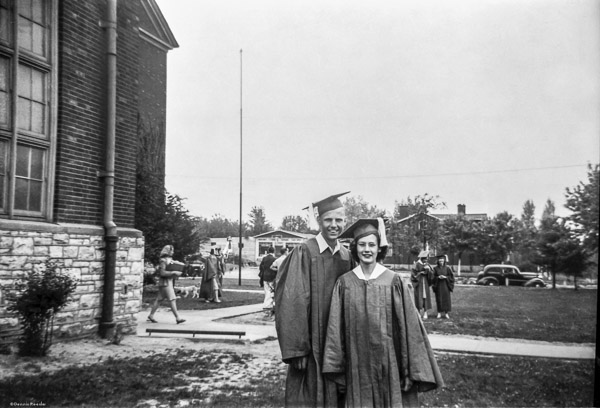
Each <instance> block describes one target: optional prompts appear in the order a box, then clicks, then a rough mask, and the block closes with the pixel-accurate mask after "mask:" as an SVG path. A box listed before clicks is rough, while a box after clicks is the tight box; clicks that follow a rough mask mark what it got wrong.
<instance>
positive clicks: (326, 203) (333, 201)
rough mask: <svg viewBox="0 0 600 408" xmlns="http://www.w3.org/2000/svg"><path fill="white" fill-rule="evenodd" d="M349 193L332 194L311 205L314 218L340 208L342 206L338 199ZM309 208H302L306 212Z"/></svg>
mask: <svg viewBox="0 0 600 408" xmlns="http://www.w3.org/2000/svg"><path fill="white" fill-rule="evenodd" d="M349 192H350V191H346V192H345V193H340V194H334V195H332V196H329V197H327V198H324V199H322V200H321V201H317V202H316V203H312V204H311V207H312V208H313V212H314V214H315V216H318V215H321V214H325V213H326V212H328V211H331V210H336V209H338V208H342V207H343V206H344V204H342V202H341V201H340V197H341V196H343V195H345V194H348V193H349ZM308 209H309V207H304V208H303V210H308Z"/></svg>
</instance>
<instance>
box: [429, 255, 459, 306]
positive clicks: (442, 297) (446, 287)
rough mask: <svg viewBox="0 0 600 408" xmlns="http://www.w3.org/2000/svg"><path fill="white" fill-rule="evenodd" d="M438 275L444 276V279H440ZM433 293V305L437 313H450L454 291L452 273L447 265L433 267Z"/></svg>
mask: <svg viewBox="0 0 600 408" xmlns="http://www.w3.org/2000/svg"><path fill="white" fill-rule="evenodd" d="M440 275H444V276H445V277H446V278H445V279H443V278H442V279H440ZM432 287H433V291H434V293H435V303H436V305H437V311H438V313H446V312H451V311H452V295H451V294H450V293H451V292H452V291H453V290H454V272H452V268H450V267H449V266H447V265H444V266H439V265H436V266H434V267H433V283H432Z"/></svg>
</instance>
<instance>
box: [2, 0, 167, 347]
mask: <svg viewBox="0 0 600 408" xmlns="http://www.w3.org/2000/svg"><path fill="white" fill-rule="evenodd" d="M176 47H178V44H177V42H176V40H175V37H174V36H173V34H172V32H171V30H170V29H169V26H168V24H167V23H166V21H165V19H164V17H163V15H162V14H161V12H160V10H159V8H158V6H157V4H156V3H155V1H154V0H128V1H120V2H117V1H116V0H86V1H80V0H60V1H59V0H34V1H21V0H2V1H0V291H1V292H0V298H2V299H5V298H6V296H2V295H3V294H6V293H7V292H9V291H10V290H11V288H13V285H14V283H15V281H16V280H18V279H20V278H22V277H24V276H26V274H27V273H28V272H29V271H31V270H32V269H34V268H36V267H38V266H40V265H42V264H44V262H45V261H46V260H48V259H52V260H54V261H57V262H58V263H59V265H60V267H61V269H62V270H64V271H67V272H68V273H70V274H71V275H72V276H74V277H75V278H76V279H77V280H78V288H77V292H76V294H75V296H74V299H73V302H71V303H70V304H69V305H68V307H67V308H66V309H65V310H64V311H63V312H61V313H60V314H59V315H58V316H56V319H55V328H54V333H55V337H57V338H59V339H60V338H61V337H66V338H80V337H86V336H91V335H94V334H96V333H98V332H100V334H101V335H104V336H106V335H108V334H109V333H110V332H111V331H112V330H113V329H114V328H115V327H116V325H119V326H121V328H122V330H123V332H125V333H127V332H134V331H135V329H136V314H137V313H138V312H139V310H140V307H141V296H142V270H143V263H144V262H143V261H144V237H143V236H142V233H141V232H140V231H139V230H136V229H135V228H134V219H135V187H136V163H137V159H138V155H139V153H138V152H139V151H142V152H143V150H142V149H141V146H140V144H139V137H138V133H139V129H140V128H153V129H155V131H154V132H153V133H152V134H153V135H154V138H155V140H153V141H152V144H153V145H154V146H157V147H156V148H155V153H156V157H158V159H157V160H158V166H159V167H160V166H162V169H163V174H164V139H165V133H164V129H165V127H164V124H165V118H166V58H167V53H168V51H169V50H172V49H173V48H176ZM142 154H144V153H142ZM6 307H7V304H6V302H5V301H2V302H1V303H0V341H2V342H5V343H7V342H13V341H14V337H15V335H16V333H17V332H18V330H19V324H18V321H17V319H16V318H15V316H13V315H11V314H9V313H8V312H7V310H6Z"/></svg>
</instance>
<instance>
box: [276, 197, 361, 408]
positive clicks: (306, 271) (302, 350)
mask: <svg viewBox="0 0 600 408" xmlns="http://www.w3.org/2000/svg"><path fill="white" fill-rule="evenodd" d="M343 194H347V193H342V194H337V195H334V196H331V197H328V198H326V199H324V200H321V201H319V202H317V203H314V204H313V210H314V212H315V217H316V220H317V222H318V224H319V229H320V232H319V234H318V235H317V236H316V237H315V238H311V239H309V240H307V241H306V242H305V243H303V244H302V245H300V246H298V247H296V248H295V249H294V250H293V251H292V252H291V253H290V255H288V257H287V258H286V259H285V261H284V262H283V263H282V265H281V266H280V267H279V271H278V273H277V279H276V283H275V327H276V329H277V338H278V340H279V347H280V349H281V356H282V359H283V361H284V362H285V363H286V364H288V373H287V380H286V389H285V403H286V406H302V407H325V406H334V407H335V406H338V404H343V394H342V393H340V391H341V390H338V386H337V384H336V383H335V382H334V381H333V380H332V379H330V378H325V377H324V376H323V374H322V373H321V365H322V361H323V347H324V343H325V334H326V330H327V321H328V317H329V306H330V303H331V293H332V290H333V287H334V285H335V282H336V280H337V278H338V277H339V276H341V275H342V274H344V273H345V272H348V271H349V270H350V269H352V266H353V262H352V260H351V257H350V253H349V251H348V250H347V249H346V248H345V247H343V246H342V245H341V244H340V243H339V241H338V237H339V235H340V234H341V233H342V231H343V229H344V226H345V224H346V217H345V211H344V207H343V205H342V203H341V201H340V200H339V197H340V196H341V195H343Z"/></svg>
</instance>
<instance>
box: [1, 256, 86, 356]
mask: <svg viewBox="0 0 600 408" xmlns="http://www.w3.org/2000/svg"><path fill="white" fill-rule="evenodd" d="M76 287H77V283H76V282H75V281H74V280H73V278H72V277H71V276H69V275H67V274H64V273H62V272H61V271H60V270H59V268H58V266H57V264H56V263H55V262H54V261H51V260H49V261H46V263H45V264H44V267H42V268H40V269H37V268H36V269H34V270H33V271H31V272H30V273H29V275H28V276H27V278H26V279H25V280H24V282H22V283H20V284H18V285H17V292H16V293H13V294H11V296H10V297H8V300H9V301H10V302H11V303H12V304H11V305H10V306H9V307H8V310H10V311H13V312H16V313H17V314H18V315H19V317H20V320H21V325H22V326H23V334H22V336H21V338H20V341H19V354H20V355H22V356H45V355H46V352H47V351H48V349H49V348H50V346H51V344H52V334H53V326H54V316H55V315H56V313H57V312H59V311H60V310H61V309H62V308H64V307H65V306H66V305H67V303H68V302H69V300H70V299H69V297H70V296H71V294H72V293H73V292H74V291H75V288H76Z"/></svg>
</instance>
